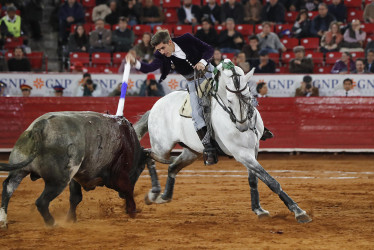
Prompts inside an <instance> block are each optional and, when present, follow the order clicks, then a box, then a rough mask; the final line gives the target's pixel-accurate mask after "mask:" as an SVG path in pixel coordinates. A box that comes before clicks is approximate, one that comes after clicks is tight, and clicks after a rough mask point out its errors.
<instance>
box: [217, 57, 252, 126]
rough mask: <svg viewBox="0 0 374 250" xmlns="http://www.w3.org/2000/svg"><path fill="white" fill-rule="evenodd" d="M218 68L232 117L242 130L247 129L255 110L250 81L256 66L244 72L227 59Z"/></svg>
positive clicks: (220, 81) (220, 82)
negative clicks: (249, 85)
mask: <svg viewBox="0 0 374 250" xmlns="http://www.w3.org/2000/svg"><path fill="white" fill-rule="evenodd" d="M217 69H218V70H219V71H220V73H219V74H220V75H219V78H218V79H219V86H220V87H221V88H223V87H224V88H225V90H226V98H227V109H228V113H229V115H230V118H231V120H232V122H234V123H235V126H236V128H237V129H238V130H239V131H240V132H244V131H247V130H248V129H249V126H250V120H251V118H252V115H253V111H254V109H253V106H252V103H251V98H252V95H251V93H250V90H249V87H248V81H249V79H250V78H251V77H252V76H253V72H254V68H253V69H252V70H251V71H250V72H249V73H247V74H244V72H243V70H242V69H241V68H239V67H237V66H235V65H234V64H233V63H232V62H231V61H230V60H228V59H225V60H224V61H223V62H222V63H221V64H220V65H218V66H217ZM222 94H223V93H222Z"/></svg>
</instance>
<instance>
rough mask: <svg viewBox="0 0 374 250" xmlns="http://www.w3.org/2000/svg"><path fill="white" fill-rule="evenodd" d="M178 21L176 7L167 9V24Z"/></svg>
mask: <svg viewBox="0 0 374 250" xmlns="http://www.w3.org/2000/svg"><path fill="white" fill-rule="evenodd" d="M177 22H178V15H177V10H176V9H165V24H175V23H177Z"/></svg>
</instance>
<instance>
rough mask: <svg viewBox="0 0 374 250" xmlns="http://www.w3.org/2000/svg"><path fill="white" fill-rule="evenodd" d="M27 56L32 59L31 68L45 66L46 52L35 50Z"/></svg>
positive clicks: (39, 68) (38, 68) (35, 68)
mask: <svg viewBox="0 0 374 250" xmlns="http://www.w3.org/2000/svg"><path fill="white" fill-rule="evenodd" d="M27 58H28V59H29V61H30V64H31V68H32V69H33V70H41V69H42V67H43V58H44V52H42V51H34V52H31V53H29V54H27Z"/></svg>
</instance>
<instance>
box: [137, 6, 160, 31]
mask: <svg viewBox="0 0 374 250" xmlns="http://www.w3.org/2000/svg"><path fill="white" fill-rule="evenodd" d="M164 19H165V17H164V14H163V12H162V10H161V8H160V7H157V6H155V5H154V4H153V1H152V0H145V5H144V7H143V8H142V12H141V14H140V20H141V22H142V24H148V25H150V26H151V27H152V28H153V27H154V26H155V25H160V24H162V23H163V21H164Z"/></svg>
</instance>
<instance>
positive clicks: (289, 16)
mask: <svg viewBox="0 0 374 250" xmlns="http://www.w3.org/2000/svg"><path fill="white" fill-rule="evenodd" d="M297 15H298V12H297V11H288V12H286V16H285V20H286V23H294V22H295V21H296V17H297Z"/></svg>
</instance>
